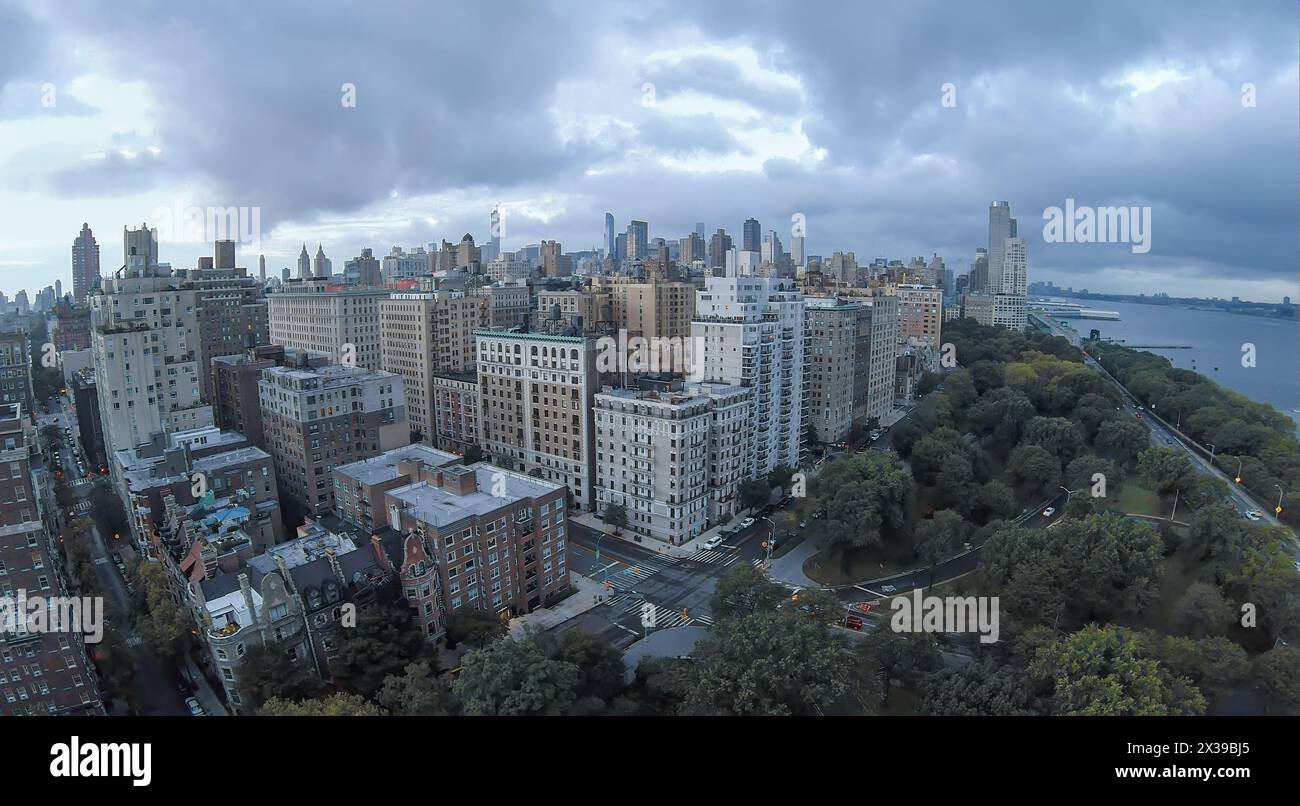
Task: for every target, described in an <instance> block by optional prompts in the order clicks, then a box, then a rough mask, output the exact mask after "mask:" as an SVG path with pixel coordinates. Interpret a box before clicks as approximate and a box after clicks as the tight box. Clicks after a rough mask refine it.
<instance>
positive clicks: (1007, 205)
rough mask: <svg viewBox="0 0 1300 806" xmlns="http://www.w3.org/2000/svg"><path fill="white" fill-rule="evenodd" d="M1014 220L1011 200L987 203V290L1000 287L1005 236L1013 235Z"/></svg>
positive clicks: (997, 289) (1010, 236)
mask: <svg viewBox="0 0 1300 806" xmlns="http://www.w3.org/2000/svg"><path fill="white" fill-rule="evenodd" d="M1015 226H1016V221H1015V219H1014V218H1012V217H1011V202H1005V201H995V202H991V203H990V204H989V279H988V284H989V290H991V291H992V292H993V293H995V294H996V293H998V292H999V291H1000V290H1001V289H1002V257H1003V255H1005V254H1006V243H1007V238H1014V237H1015V234H1016V233H1015Z"/></svg>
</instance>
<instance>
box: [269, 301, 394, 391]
mask: <svg viewBox="0 0 1300 806" xmlns="http://www.w3.org/2000/svg"><path fill="white" fill-rule="evenodd" d="M390 293H391V292H390V291H388V290H387V289H382V288H343V287H340V286H332V285H328V284H326V283H324V282H317V281H305V282H290V283H287V284H285V286H284V287H283V289H282V290H280V291H276V292H275V293H273V294H267V295H266V299H267V305H268V312H269V317H270V321H271V343H272V344H282V345H284V346H285V347H292V348H295V349H299V350H309V351H311V352H315V353H323V354H325V355H328V356H329V357H330V360H331V361H334V362H336V363H340V364H346V363H348V359H347V356H348V355H352V356H353V357H354V363H353V366H357V367H360V368H362V369H380V368H381V367H382V366H383V360H382V353H381V347H380V342H381V338H380V321H379V303H380V302H381V301H382V300H385V299H388V297H389V294H390Z"/></svg>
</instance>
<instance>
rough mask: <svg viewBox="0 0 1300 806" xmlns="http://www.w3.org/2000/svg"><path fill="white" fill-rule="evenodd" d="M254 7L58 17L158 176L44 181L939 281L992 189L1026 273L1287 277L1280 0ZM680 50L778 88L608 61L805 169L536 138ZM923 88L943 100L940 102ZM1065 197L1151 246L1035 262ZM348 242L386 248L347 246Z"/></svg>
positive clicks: (616, 137)
mask: <svg viewBox="0 0 1300 806" xmlns="http://www.w3.org/2000/svg"><path fill="white" fill-rule="evenodd" d="M268 6H270V4H263V5H253V4H247V5H242V6H240V8H239V11H238V13H233V12H232V13H226V14H221V15H216V14H210V13H206V12H203V13H200V12H198V11H197V10H196V11H194V12H192V13H191V12H189V11H187V10H186V8H185V7H183V6H177V5H176V4H174V3H162V2H157V3H119V4H113V5H111V6H104V5H101V4H95V5H85V6H77V5H71V6H69V7H66V8H63V10H62V13H61V14H60V15H59V18H58V20H57V24H58V25H59V28H58V31H59V33H60V34H61V35H63V36H65V37H71V38H74V39H79V40H82V41H85V42H86V43H87V44H91V45H93V46H94V48H95V52H96V53H102V54H103V58H104V59H105V60H106V61H105V62H104V65H103V66H104V71H105V73H106V74H110V75H112V76H113V77H114V78H116V79H119V80H123V81H130V80H140V81H143V82H145V83H146V84H147V85H148V86H149V87H150V88H151V92H152V93H153V94H154V96H155V97H156V100H157V102H158V104H159V110H158V119H157V121H156V122H155V126H156V129H157V132H158V137H159V140H160V142H159V143H158V145H159V146H160V147H161V148H162V157H161V158H160V159H159V160H156V161H153V162H150V161H148V160H146V161H144V162H135V163H130V164H128V163H127V162H123V161H120V160H114V159H112V158H110V159H109V160H107V161H105V162H104V163H103V164H100V165H92V166H79V167H78V168H77V169H75V170H69V169H67V168H66V167H65V168H63V169H61V170H60V171H58V172H55V173H53V174H52V175H51V177H50V180H49V181H50V182H52V183H53V184H54V186H55V187H56V188H57V189H58V191H59V192H60V193H64V194H72V195H75V194H83V195H93V194H101V193H106V192H110V191H109V189H111V188H112V187H113V186H114V185H115V183H122V184H121V185H117V187H118V189H119V190H133V189H139V188H141V187H147V186H148V183H149V182H156V181H158V180H159V179H160V177H162V176H164V175H166V173H167V172H171V173H172V174H174V175H176V176H184V177H193V178H195V184H196V185H197V186H198V189H199V190H200V192H203V193H205V194H206V195H207V196H208V198H207V199H206V201H207V202H208V203H212V204H222V205H232V204H251V205H259V206H261V207H262V208H263V215H264V219H263V223H264V226H267V227H271V226H274V224H275V223H276V222H278V221H285V220H294V221H297V222H302V223H311V221H312V220H313V219H314V217H315V216H316V215H317V214H328V215H347V214H349V213H353V212H356V211H359V210H362V209H364V208H367V207H369V206H371V205H373V204H374V203H376V202H379V201H382V200H383V199H385V198H387V197H388V196H389V195H390V194H391V193H393V192H397V193H400V194H402V195H403V196H414V195H419V194H423V193H436V192H443V191H455V190H458V189H464V190H479V191H483V190H486V191H487V192H488V193H489V194H491V195H494V196H499V197H502V198H510V197H513V198H523V197H528V196H530V195H541V194H548V193H561V194H565V195H566V197H567V201H566V202H565V204H564V209H563V210H562V212H559V213H557V214H556V215H555V216H554V217H552V218H551V219H550V220H549V221H547V222H545V223H543V222H542V221H540V220H528V219H524V218H522V217H521V218H519V219H518V220H515V221H512V223H511V236H512V237H511V238H510V240H511V241H512V242H514V244H513V245H518V244H519V243H523V242H528V241H536V240H540V239H541V238H542V237H554V238H557V239H560V240H561V241H562V242H564V244H565V247H566V248H570V249H576V248H582V247H584V246H586V245H590V244H591V243H599V241H600V238H601V229H600V227H601V221H602V217H603V213H604V211H605V210H612V211H614V212H615V217H616V219H617V221H618V226H619V228H620V229H622V228H623V227H624V226H625V225H626V221H627V220H628V219H630V218H641V219H644V220H647V221H649V222H650V224H651V230H652V236H662V237H680V236H681V235H683V234H684V233H686V232H687V231H688V230H690V229H691V228H692V227H693V224H694V222H696V221H699V220H703V221H705V222H706V225H707V227H708V229H709V231H710V232H711V231H712V230H714V229H716V228H717V227H719V226H724V227H726V228H727V229H728V230H729V231H732V232H736V231H737V230H738V228H739V226H740V222H741V221H742V220H744V219H745V218H747V217H749V216H750V215H753V216H755V217H757V218H759V219H760V221H762V223H763V225H764V227H765V228H772V229H776V230H777V231H778V233H780V234H781V235H782V237H783V238H788V231H789V217H790V215H791V213H793V212H801V213H803V214H805V215H806V216H807V218H808V250H809V251H810V252H812V253H821V254H830V253H831V252H832V251H834V250H836V249H844V250H854V251H856V252H857V253H858V256H859V258H860V259H862V258H864V257H866V258H870V257H876V256H884V257H891V258H902V259H906V258H907V257H910V256H911V255H913V254H916V255H921V254H926V255H928V254H929V253H930V252H933V251H939V252H941V253H942V254H944V255H945V256H946V257H947V258H948V263H949V265H950V266H952V267H955V268H957V269H958V270H962V269H964V268H965V267H966V265H967V263H968V262H969V259H970V256H971V254H972V253H973V251H974V249H975V248H976V247H978V246H984V245H985V240H986V232H987V230H986V227H987V218H986V210H987V205H988V202H989V201H990V200H992V199H1008V200H1010V201H1011V202H1012V205H1013V212H1014V214H1015V215H1016V216H1017V218H1018V219H1019V221H1020V226H1021V233H1022V235H1024V236H1025V237H1026V238H1027V239H1028V240H1029V242H1030V262H1031V275H1032V273H1033V272H1034V271H1037V270H1041V269H1048V270H1051V271H1052V272H1054V273H1063V274H1077V275H1079V276H1080V277H1087V276H1088V275H1089V273H1090V272H1094V271H1097V270H1099V269H1101V268H1103V267H1108V266H1130V267H1134V268H1143V269H1150V270H1155V271H1157V272H1164V273H1165V274H1166V275H1167V276H1168V277H1169V280H1170V282H1171V283H1172V282H1175V281H1176V280H1177V279H1178V278H1180V277H1188V276H1206V277H1224V278H1231V277H1233V276H1244V275H1247V274H1249V275H1251V276H1257V277H1259V276H1262V277H1273V278H1287V279H1294V277H1295V268H1294V248H1295V221H1296V216H1297V204H1296V197H1295V177H1296V175H1297V172H1298V171H1300V163H1298V161H1297V148H1296V146H1297V142H1296V128H1295V120H1296V118H1297V94H1298V91H1297V87H1296V83H1295V70H1296V60H1297V53H1296V45H1295V36H1294V30H1295V29H1294V25H1295V7H1294V4H1293V3H1259V4H1250V5H1249V6H1244V7H1235V6H1232V5H1227V4H1210V3H1185V2H1178V3H1174V2H1168V3H1165V2H1143V3H1132V2H1113V3H1105V4H1098V3H1089V4H1070V5H1063V4H1052V3H1029V2H1026V3H1021V2H1014V3H1013V2H992V1H991V0H986V1H985V2H979V3H960V2H951V3H938V2H928V3H927V2H909V3H891V4H883V3H862V2H850V1H849V0H845V2H838V3H832V2H825V3H807V2H763V3H758V4H733V3H699V2H681V3H672V2H657V3H649V4H634V5H611V4H609V3H591V4H580V3H567V2H566V3H559V2H553V3H532V2H527V3H524V2H521V3H498V4H491V5H487V4H465V5H462V6H451V5H450V4H446V3H440V4H437V6H432V5H428V4H415V3H412V4H398V5H393V4H386V3H367V4H333V5H331V4H324V5H322V4H318V3H310V4H307V3H304V4H279V3H277V4H274V6H273V7H268ZM50 25H51V23H50V22H49V21H48V20H46V21H43V22H41V23H36V22H33V21H32V20H30V19H28V18H26V17H25V16H24V15H22V14H16V13H15V12H14V11H13V10H12V8H10V9H9V10H8V11H6V10H4V9H0V28H3V30H4V31H5V36H4V38H5V40H6V41H5V44H6V46H7V47H5V48H0V81H10V80H14V81H17V80H25V81H31V80H39V79H37V78H35V76H39V75H40V74H41V73H42V72H43V71H44V70H46V69H48V66H49V65H51V64H53V62H54V61H55V60H56V55H55V54H53V53H51V52H50V50H49V48H48V47H46V46H45V45H44V44H37V43H41V42H42V40H43V39H45V38H48V37H49V35H50V33H51V31H52V29H51V28H50V27H49V26H50ZM42 27H43V29H42ZM11 31H13V32H14V34H13V35H11V34H10V32H11ZM10 40H13V41H12V43H11V42H10ZM701 40H705V41H708V42H709V43H711V44H712V45H714V46H720V47H722V48H724V49H725V48H742V47H748V48H752V49H753V50H754V51H755V52H756V54H757V55H758V58H759V62H760V64H762V65H763V67H764V68H766V69H768V70H774V71H779V72H782V73H785V74H788V75H789V76H791V77H793V78H795V79H797V80H798V82H799V85H800V86H801V87H802V93H801V92H798V91H795V90H791V89H786V88H783V87H781V86H772V85H771V83H770V82H766V83H765V82H762V81H759V80H756V79H755V78H754V77H752V76H749V75H746V74H745V73H744V72H743V71H742V70H740V69H739V68H737V67H736V65H735V64H734V63H733V62H731V61H729V60H727V59H725V58H721V57H719V56H717V55H700V54H699V53H687V54H686V55H684V56H683V57H682V58H681V60H680V61H676V62H674V61H672V59H667V60H662V59H661V60H657V61H655V62H653V63H652V64H651V65H650V66H634V68H633V69H632V71H631V72H632V74H633V75H634V76H635V78H636V79H637V80H638V81H649V82H652V83H654V84H655V88H656V95H657V98H658V100H659V101H661V102H663V101H666V100H667V99H670V98H673V97H674V96H676V95H679V94H681V93H685V92H688V91H689V92H692V93H694V94H697V95H704V96H716V97H717V98H719V99H721V100H724V101H727V100H730V101H742V102H744V103H746V104H748V105H750V106H751V107H753V108H755V109H757V110H759V112H760V113H761V115H763V116H764V118H765V120H764V121H760V122H768V120H769V119H774V120H782V121H783V120H791V121H794V120H797V121H799V122H798V124H797V125H799V126H800V127H801V129H802V131H803V132H804V133H805V135H806V136H807V138H808V140H809V145H810V147H811V148H812V149H822V150H824V155H825V156H824V159H822V160H821V161H820V162H813V161H807V160H806V161H803V162H797V161H794V160H791V159H788V158H786V157H777V158H773V159H768V160H767V161H766V162H765V164H764V165H763V166H762V170H761V171H748V172H745V171H736V170H727V171H722V170H719V171H714V172H692V173H683V172H676V171H669V170H667V169H664V168H662V166H661V165H660V164H659V163H658V162H657V161H656V160H654V159H650V160H646V161H645V162H644V163H643V164H641V165H639V166H634V167H633V168H631V169H628V170H624V171H613V172H610V171H600V172H597V173H593V174H591V175H588V173H587V169H588V168H591V167H593V166H607V165H609V164H611V163H618V162H619V161H620V160H622V159H623V158H624V157H625V156H626V154H627V153H629V152H636V151H645V150H647V149H648V150H651V151H653V152H655V153H657V154H659V155H667V156H677V157H685V156H690V155H693V154H706V155H710V156H711V155H724V154H727V153H728V152H736V151H744V149H743V148H741V147H740V145H739V144H738V142H737V139H736V135H737V132H739V131H746V129H747V128H752V127H753V126H755V125H757V123H756V122H746V123H737V122H735V121H732V122H727V121H725V120H722V119H720V118H719V119H713V118H710V117H708V116H688V117H675V118H669V117H667V116H666V115H663V114H655V113H654V112H653V110H649V111H637V112H634V113H632V116H631V119H630V120H629V119H624V120H623V121H621V122H620V123H619V124H617V125H611V126H608V127H606V128H604V129H602V130H600V131H599V132H598V133H596V134H584V135H573V134H572V133H570V134H569V135H568V136H565V137H562V136H561V135H560V133H559V131H558V127H557V122H556V121H555V120H553V119H552V114H551V111H552V105H553V101H554V98H555V91H556V88H557V86H559V85H562V84H563V83H564V82H566V81H574V80H577V81H583V82H595V83H597V84H598V83H599V82H600V81H601V80H602V78H603V77H604V76H605V75H606V71H607V69H608V67H609V66H608V65H606V64H604V63H603V62H602V59H604V58H607V57H608V55H609V54H610V53H625V54H631V58H635V56H636V54H637V53H638V52H639V51H640V52H645V53H649V52H650V51H652V50H653V51H663V50H665V49H671V48H672V47H673V46H674V45H675V44H690V43H692V42H698V41H701ZM10 45H12V47H10ZM1165 68H1168V69H1173V70H1177V71H1178V72H1179V73H1182V74H1184V75H1186V76H1188V80H1187V81H1185V82H1176V83H1172V84H1168V85H1166V86H1164V87H1160V88H1158V89H1157V90H1156V91H1154V92H1149V93H1145V94H1142V95H1138V96H1136V97H1132V98H1131V97H1130V91H1131V89H1132V88H1131V87H1129V86H1126V85H1124V84H1123V83H1122V82H1121V81H1119V79H1122V78H1123V77H1124V76H1125V75H1127V74H1128V73H1130V72H1133V71H1139V70H1144V71H1152V70H1160V69H1165ZM620 75H623V74H620ZM345 82H350V83H352V84H355V86H356V93H357V108H355V109H346V108H343V107H342V106H341V105H340V103H339V100H340V86H341V85H342V84H343V83H345ZM948 82H951V83H952V84H953V85H954V86H955V89H956V94H957V105H956V107H955V108H951V109H948V108H944V107H942V106H941V105H940V97H941V93H942V85H944V84H945V83H948ZM1243 82H1253V83H1255V84H1256V86H1257V91H1258V106H1257V107H1255V108H1244V107H1242V106H1241V104H1240V97H1239V96H1240V93H1239V87H1240V85H1241V84H1242V83H1243ZM601 103H602V99H601V98H600V97H594V98H593V99H592V108H591V109H590V110H589V111H590V112H592V113H604V112H610V110H607V109H604V108H602V107H601V106H600V104H601ZM615 112H617V110H615ZM718 114H719V116H720V115H721V114H722V113H721V112H719V113H718ZM720 164H721V163H720ZM1066 198H1074V199H1076V200H1077V201H1078V203H1079V204H1082V205H1091V206H1102V205H1110V204H1125V205H1132V204H1137V205H1150V206H1151V207H1152V209H1153V229H1154V231H1153V247H1152V251H1151V253H1149V254H1147V255H1132V254H1131V253H1129V251H1128V249H1127V247H1126V246H1119V245H1097V246H1085V245H1080V244H1046V243H1044V242H1043V241H1042V237H1041V229H1042V223H1043V222H1042V219H1041V214H1042V211H1043V209H1044V208H1045V207H1048V206H1052V205H1061V204H1063V202H1064V200H1065V199H1066ZM485 220H486V215H485V213H484V212H483V211H482V210H478V209H472V210H468V209H467V210H465V211H463V212H462V213H458V214H453V215H452V217H451V219H450V220H448V221H446V222H444V223H443V224H441V225H440V226H439V227H438V228H437V229H438V230H440V231H430V232H425V233H420V232H419V228H420V226H421V222H420V221H418V220H417V221H414V222H412V224H411V226H410V231H409V232H408V233H406V235H407V236H408V237H405V238H404V241H405V242H406V243H408V244H414V243H417V242H427V241H435V240H439V239H441V238H443V237H447V238H451V239H453V240H454V239H455V238H457V237H459V235H460V234H461V233H463V232H464V231H465V230H470V231H472V232H474V233H475V235H476V236H480V235H481V236H485V235H486V226H485ZM105 223H110V222H105ZM111 224H112V227H110V228H113V227H116V226H118V225H119V224H120V222H111ZM516 238H518V239H521V240H517V241H516ZM399 242H401V241H399ZM362 245H370V246H373V247H375V249H376V252H378V253H381V254H382V253H384V252H386V251H387V245H386V244H383V243H372V244H357V245H356V246H355V247H354V248H347V249H345V250H344V251H346V252H348V254H349V255H351V254H355V253H356V251H357V250H358V249H359V248H360V246H362ZM507 248H511V245H510V244H508V245H507ZM334 256H335V257H336V259H337V258H338V257H342V255H334ZM1090 280H1091V282H1090V284H1091V285H1092V287H1094V288H1098V287H1103V286H1104V285H1105V283H1104V282H1100V281H1096V280H1092V279H1091V278H1090ZM1083 284H1089V283H1087V282H1081V283H1076V285H1083ZM1225 291H1226V289H1225Z"/></svg>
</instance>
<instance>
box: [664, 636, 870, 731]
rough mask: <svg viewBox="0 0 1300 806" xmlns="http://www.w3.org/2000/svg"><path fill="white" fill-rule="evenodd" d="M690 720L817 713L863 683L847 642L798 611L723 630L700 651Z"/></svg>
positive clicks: (687, 707) (685, 708) (689, 698)
mask: <svg viewBox="0 0 1300 806" xmlns="http://www.w3.org/2000/svg"><path fill="white" fill-rule="evenodd" d="M692 657H693V659H694V663H693V664H692V666H691V674H690V685H689V690H688V692H687V694H686V698H685V701H684V702H683V703H682V706H681V711H682V713H683V714H687V715H692V716H705V715H738V716H739V715H744V716H785V715H810V714H814V713H816V712H817V710H818V708H822V707H826V706H828V705H830V704H831V703H833V702H835V701H836V700H838V699H839V698H840V697H843V696H845V695H846V694H849V693H851V692H852V691H853V690H854V689H853V685H854V684H855V683H856V682H857V680H858V677H857V676H856V670H855V668H854V667H855V664H854V656H853V652H852V650H851V649H850V648H849V647H848V645H847V643H846V642H845V639H843V638H840V637H838V636H835V635H832V634H831V632H830V629H829V628H828V627H827V626H826V625H825V624H822V623H819V622H818V621H817V620H816V619H810V618H806V617H804V616H802V615H801V614H798V613H797V612H793V611H791V612H785V613H778V612H773V613H754V614H751V615H746V616H741V617H740V618H738V619H735V620H732V621H729V622H726V623H725V625H722V624H720V625H719V626H718V628H717V629H715V630H714V632H713V633H712V634H710V636H709V637H708V638H705V639H703V640H702V641H700V642H699V643H698V644H696V646H695V650H694V652H693V654H692Z"/></svg>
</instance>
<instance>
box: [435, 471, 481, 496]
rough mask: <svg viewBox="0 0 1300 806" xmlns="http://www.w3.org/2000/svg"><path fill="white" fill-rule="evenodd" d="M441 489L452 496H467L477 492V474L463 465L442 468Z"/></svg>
mask: <svg viewBox="0 0 1300 806" xmlns="http://www.w3.org/2000/svg"><path fill="white" fill-rule="evenodd" d="M441 476H442V481H441V485H440V486H441V487H442V489H444V490H446V491H447V492H449V493H452V494H454V495H469V494H470V493H472V492H474V491H476V490H478V474H477V473H475V472H474V471H473V470H470V469H469V468H468V467H465V466H464V465H452V466H450V467H444V468H443V469H442V472H441Z"/></svg>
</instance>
